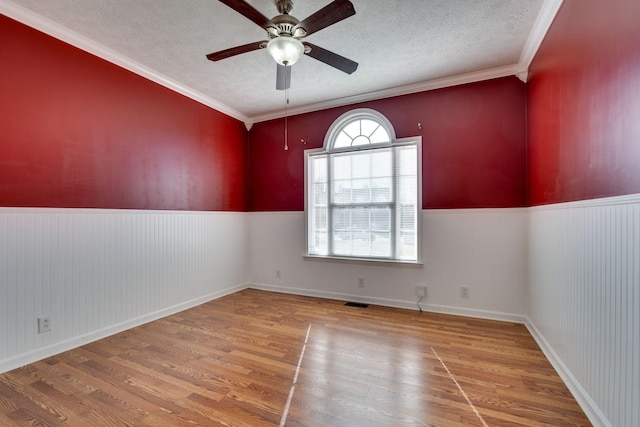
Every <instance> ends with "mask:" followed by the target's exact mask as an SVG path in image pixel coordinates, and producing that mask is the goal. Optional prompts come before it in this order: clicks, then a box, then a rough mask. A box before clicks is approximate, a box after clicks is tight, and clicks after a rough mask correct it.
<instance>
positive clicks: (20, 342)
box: [0, 208, 249, 372]
mask: <svg viewBox="0 0 640 427" xmlns="http://www.w3.org/2000/svg"><path fill="white" fill-rule="evenodd" d="M246 221H247V214H246V213H233V212H182V211H135V210H100V209H30V208H29V209H22V208H19V209H14V208H2V209H0V372H5V371H7V370H10V369H13V368H16V367H18V366H22V365H24V364H26V363H29V362H32V361H35V360H39V359H42V358H44V357H47V356H50V355H52V354H56V353H59V352H61V351H65V350H67V349H70V348H74V347H77V346H79V345H82V344H85V343H87V342H90V341H93V340H96V339H99V338H102V337H104V336H108V335H111V334H113V333H116V332H119V331H122V330H125V329H128V328H130V327H132V326H136V325H139V324H142V323H145V322H148V321H151V320H154V319H157V318H160V317H163V316H166V315H169V314H172V313H175V312H178V311H180V310H184V309H186V308H189V307H192V306H195V305H197V304H200V303H203V302H205V301H208V300H211V299H214V298H217V297H220V296H222V295H225V294H228V293H231V292H234V291H236V290H238V289H242V288H244V287H246V282H247V279H248V273H247V271H248V263H247V254H248V249H247V247H248V244H249V241H248V234H247V224H246ZM41 316H51V325H52V327H51V331H50V332H46V333H42V334H38V331H37V318H38V317H41Z"/></svg>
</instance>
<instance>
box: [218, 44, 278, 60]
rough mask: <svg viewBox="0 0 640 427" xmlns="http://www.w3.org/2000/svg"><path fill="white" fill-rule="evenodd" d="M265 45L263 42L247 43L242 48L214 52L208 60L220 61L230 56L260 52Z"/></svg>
mask: <svg viewBox="0 0 640 427" xmlns="http://www.w3.org/2000/svg"><path fill="white" fill-rule="evenodd" d="M263 43H266V42H264V41H261V42H253V43H247V44H243V45H242V46H236V47H231V48H229V49H225V50H221V51H218V52H213V53H210V54H208V55H207V59H208V60H210V61H220V60H221V59H225V58H229V57H230V56H235V55H240V54H241V53H246V52H251V51H253V50H258V49H260V48H261V46H262V44H263Z"/></svg>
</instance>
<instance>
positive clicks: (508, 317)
mask: <svg viewBox="0 0 640 427" xmlns="http://www.w3.org/2000/svg"><path fill="white" fill-rule="evenodd" d="M247 288H250V289H258V290H262V291H269V292H279V293H283V294H292V295H302V296H308V297H317V298H326V299H332V300H338V301H352V302H361V303H365V304H375V305H380V306H384V307H394V308H404V309H407V310H416V311H417V310H418V305H417V300H416V301H403V300H396V299H390V298H377V297H370V296H362V295H353V294H346V293H340V292H327V291H318V290H315V289H303V288H292V287H287V286H278V285H268V284H264V283H249V284H248V285H247ZM421 307H422V311H427V312H432V313H441V314H452V315H456V316H465V317H473V318H477V319H487V320H499V321H503V322H512V323H525V317H524V316H521V315H519V314H515V313H501V312H498V311H488V310H474V309H468V308H461V307H452V306H447V305H437V304H421Z"/></svg>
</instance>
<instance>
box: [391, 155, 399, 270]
mask: <svg viewBox="0 0 640 427" xmlns="http://www.w3.org/2000/svg"><path fill="white" fill-rule="evenodd" d="M391 180H392V184H391V188H392V190H391V191H392V195H391V218H390V219H391V227H390V228H391V230H390V234H391V236H390V240H391V257H392V258H394V259H397V258H398V254H397V253H396V251H397V249H396V248H397V241H398V229H397V228H396V222H397V221H396V217H397V210H398V203H397V202H398V199H397V198H398V187H397V183H398V179H397V171H396V149H395V148H393V147H392V148H391Z"/></svg>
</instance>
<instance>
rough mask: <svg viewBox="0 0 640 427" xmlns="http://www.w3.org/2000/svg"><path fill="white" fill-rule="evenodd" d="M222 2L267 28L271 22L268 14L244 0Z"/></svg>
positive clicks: (223, 0)
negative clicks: (265, 14)
mask: <svg viewBox="0 0 640 427" xmlns="http://www.w3.org/2000/svg"><path fill="white" fill-rule="evenodd" d="M220 3H224V4H226V5H227V6H229V7H230V8H231V9H233V10H235V11H236V12H238V13H239V14H241V15H243V16H244V17H246V18H247V19H250V20H252V21H253V22H255V23H256V24H258V25H259V26H260V27H262V28H266V26H267V23H268V22H269V19H268V18H267V17H266V16H264V15H263V14H262V13H260V12H258V11H257V10H256V9H255V8H254V7H253V6H251V5H250V4H249V3H247V2H246V1H244V0H220Z"/></svg>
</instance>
